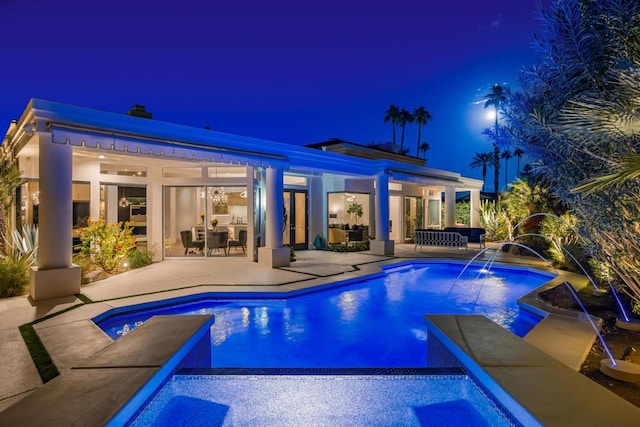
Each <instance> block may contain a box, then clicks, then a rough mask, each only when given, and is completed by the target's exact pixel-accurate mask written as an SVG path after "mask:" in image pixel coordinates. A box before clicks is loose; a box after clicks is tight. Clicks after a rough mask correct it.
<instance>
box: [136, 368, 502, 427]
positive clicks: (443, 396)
mask: <svg viewBox="0 0 640 427" xmlns="http://www.w3.org/2000/svg"><path fill="white" fill-rule="evenodd" d="M131 425H132V426H158V427H160V426H166V427H170V426H171V427H173V426H197V425H203V426H204V425H207V426H222V425H225V426H231V425H233V426H261V427H263V426H380V425H385V426H449V427H454V426H460V427H463V426H464V427H469V426H487V427H488V426H496V427H500V426H512V425H513V424H512V423H511V422H510V420H509V418H507V417H505V416H504V415H503V413H501V412H500V410H499V409H498V408H497V407H496V406H495V405H494V404H493V402H492V401H491V400H490V399H487V397H486V396H485V395H484V394H483V393H482V392H481V391H480V390H479V389H478V388H477V386H476V385H475V384H474V382H473V381H471V380H470V379H469V378H468V377H466V376H464V375H458V376H455V375H449V376H426V375H411V376H403V375H397V376H376V375H367V376H362V375H351V376H340V375H338V376H317V375H306V376H304V377H303V378H301V377H299V376H287V375H282V376H256V375H251V376H245V375H219V376H209V375H190V376H186V375H176V376H174V377H173V378H172V379H171V380H170V381H169V382H168V383H167V384H166V385H165V386H164V387H163V389H162V390H161V391H160V392H159V393H158V394H157V395H156V397H155V398H154V399H153V401H152V402H151V403H150V404H149V405H148V406H147V407H146V408H145V409H144V411H142V412H141V413H140V414H139V416H138V417H137V418H136V419H135V420H133V422H132V424H131Z"/></svg>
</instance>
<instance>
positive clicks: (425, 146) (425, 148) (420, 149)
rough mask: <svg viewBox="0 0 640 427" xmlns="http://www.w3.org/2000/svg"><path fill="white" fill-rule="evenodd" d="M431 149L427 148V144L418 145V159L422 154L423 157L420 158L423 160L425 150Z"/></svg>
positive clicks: (425, 153)
mask: <svg viewBox="0 0 640 427" xmlns="http://www.w3.org/2000/svg"><path fill="white" fill-rule="evenodd" d="M430 148H431V147H430V146H429V143H428V142H426V141H425V142H423V143H422V144H420V145H418V153H417V154H418V157H420V152H423V153H424V156H423V157H422V158H423V159H426V158H427V150H428V149H430Z"/></svg>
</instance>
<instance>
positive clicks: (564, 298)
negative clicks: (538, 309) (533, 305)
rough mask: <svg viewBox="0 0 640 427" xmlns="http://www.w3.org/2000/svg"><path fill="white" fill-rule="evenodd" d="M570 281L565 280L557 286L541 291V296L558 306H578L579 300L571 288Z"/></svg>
mask: <svg viewBox="0 0 640 427" xmlns="http://www.w3.org/2000/svg"><path fill="white" fill-rule="evenodd" d="M568 286H571V285H570V284H569V283H567V282H564V283H562V284H561V285H558V286H556V287H555V288H552V289H549V290H547V291H544V292H541V293H540V298H541V299H542V300H543V301H545V302H547V303H548V304H551V305H552V306H554V307H558V308H578V302H577V301H576V299H575V297H574V296H573V293H572V292H571V291H570V290H569V288H568Z"/></svg>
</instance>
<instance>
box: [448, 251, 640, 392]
mask: <svg viewBox="0 0 640 427" xmlns="http://www.w3.org/2000/svg"><path fill="white" fill-rule="evenodd" d="M504 244H511V245H515V246H518V247H521V248H524V249H525V250H528V251H530V252H531V253H533V254H534V255H535V256H537V257H538V258H540V259H541V260H542V261H543V262H544V263H545V264H546V266H547V267H548V268H550V269H551V270H553V272H554V273H555V274H556V275H557V276H560V273H559V272H558V270H556V268H555V267H554V266H553V265H552V264H551V263H550V262H549V261H548V260H547V259H546V258H545V257H543V256H542V255H540V254H539V253H538V252H537V251H535V250H533V249H531V248H530V247H528V246H526V245H523V244H522V243H518V242H514V241H510V242H509V241H505V242H496V243H493V244H491V245H488V246H487V247H486V248H484V249H483V250H481V251H480V252H478V253H477V254H476V255H475V256H474V257H473V258H472V259H471V260H470V261H469V262H468V263H467V264H466V265H465V267H464V268H463V269H462V271H461V272H460V274H459V275H458V277H457V278H456V280H455V281H454V284H453V285H452V288H453V286H455V284H456V283H457V281H458V279H459V278H460V277H461V276H462V274H463V273H464V272H465V271H466V269H467V268H468V267H469V266H470V265H471V263H473V262H474V261H475V260H476V259H477V258H478V257H479V256H480V255H483V254H484V253H485V252H486V251H487V250H489V249H494V250H496V249H495V247H496V246H497V247H499V248H502V246H503V245H504ZM496 256H497V255H494V256H493V257H492V259H491V262H492V263H493V260H494V259H495V257H496ZM563 284H564V285H566V286H567V289H568V290H569V291H570V292H571V294H572V296H573V298H574V299H575V300H576V302H577V303H578V305H579V306H580V309H581V310H582V312H583V313H584V314H585V318H586V319H587V321H588V322H589V324H590V325H591V327H592V328H593V330H594V332H595V333H596V336H597V337H598V340H599V341H600V343H601V344H602V347H603V349H604V351H605V353H606V354H607V356H608V359H603V360H602V361H601V370H602V366H603V365H604V366H606V367H605V370H602V372H603V373H604V374H605V375H609V374H607V373H606V372H605V371H609V372H614V373H617V371H618V370H619V368H618V367H619V366H620V367H621V370H622V371H623V372H625V371H628V370H629V369H628V368H627V366H626V365H627V364H628V363H631V362H625V361H621V360H619V359H615V358H614V357H613V354H612V353H611V350H610V349H609V347H608V346H607V343H606V342H605V341H604V338H603V337H602V334H601V333H600V328H598V327H597V326H596V324H595V323H594V321H593V319H592V316H591V315H590V314H589V312H588V311H587V309H586V307H585V306H584V304H583V303H582V301H581V300H580V298H578V294H577V293H576V291H575V289H573V287H572V286H571V285H570V284H569V283H568V282H566V281H565V282H563ZM450 292H451V291H450ZM621 362H624V363H621ZM635 366H637V367H638V368H639V369H638V372H639V374H640V366H638V365H635ZM609 376H611V375H609ZM620 376H625V375H623V374H620ZM613 378H615V377H613ZM638 380H640V377H639V378H638Z"/></svg>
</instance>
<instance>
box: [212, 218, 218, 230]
mask: <svg viewBox="0 0 640 427" xmlns="http://www.w3.org/2000/svg"><path fill="white" fill-rule="evenodd" d="M217 226H218V218H213V219H212V220H211V227H213V229H214V230H215V228H216V227H217Z"/></svg>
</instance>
